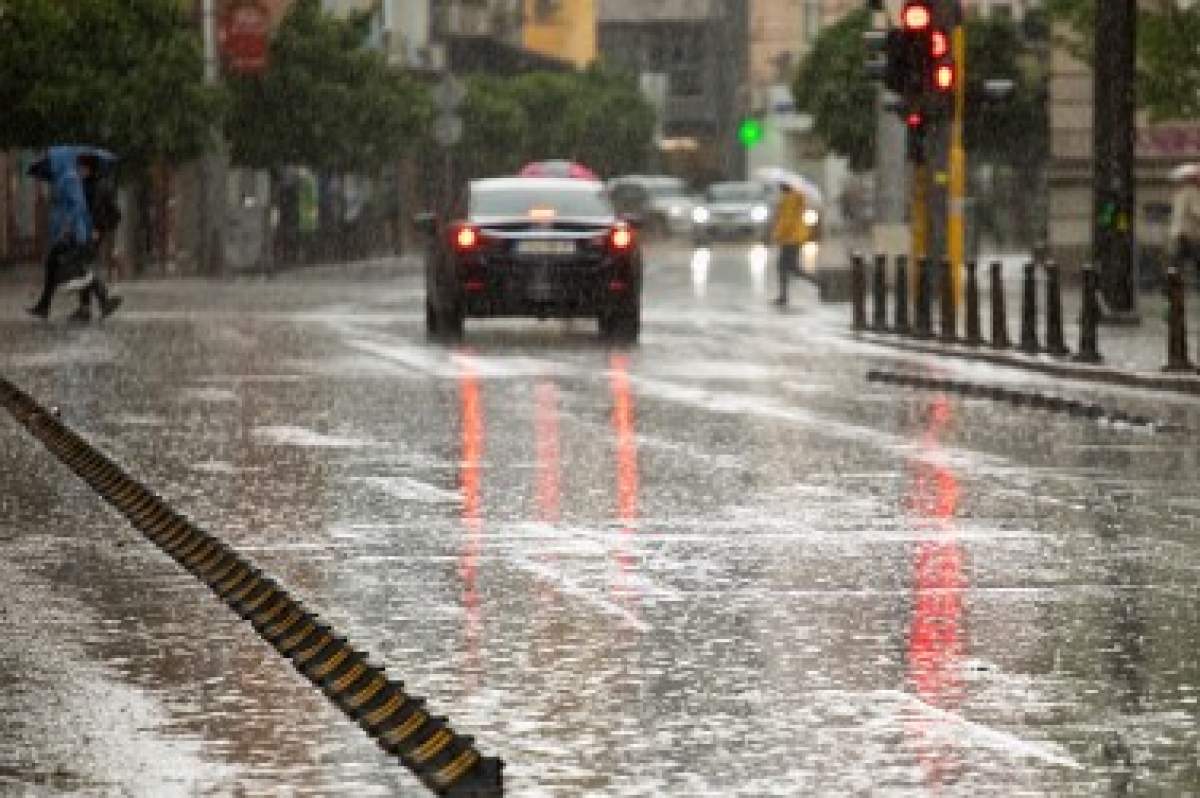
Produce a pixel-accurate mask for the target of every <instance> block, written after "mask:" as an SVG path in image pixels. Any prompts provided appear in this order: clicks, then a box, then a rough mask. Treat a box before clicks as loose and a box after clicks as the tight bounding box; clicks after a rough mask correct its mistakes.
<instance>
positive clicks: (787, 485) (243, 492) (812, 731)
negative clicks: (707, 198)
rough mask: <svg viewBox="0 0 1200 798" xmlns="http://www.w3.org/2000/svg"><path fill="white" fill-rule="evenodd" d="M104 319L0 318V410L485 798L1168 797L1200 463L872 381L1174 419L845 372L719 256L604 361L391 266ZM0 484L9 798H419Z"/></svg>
mask: <svg viewBox="0 0 1200 798" xmlns="http://www.w3.org/2000/svg"><path fill="white" fill-rule="evenodd" d="M31 291H32V287H30V292H31ZM123 291H124V294H125V295H126V306H125V307H124V308H123V309H122V310H121V311H120V313H119V315H117V316H116V317H114V318H113V319H112V320H110V321H109V322H108V323H106V324H104V325H102V326H100V325H97V326H92V327H77V326H70V325H69V324H68V323H67V322H66V321H65V320H62V319H61V316H62V314H65V313H66V312H67V311H68V310H69V308H66V307H62V306H60V307H59V308H58V313H59V314H60V320H59V321H57V322H53V323H51V324H49V325H39V324H36V323H33V322H31V321H29V320H27V319H26V318H22V317H21V314H20V301H21V300H22V299H24V297H23V296H19V295H11V294H10V296H8V297H6V298H4V299H3V300H0V334H3V336H4V340H5V343H4V346H3V354H0V370H2V371H0V373H2V374H3V375H4V376H5V377H7V378H9V379H11V380H13V381H15V382H17V383H18V384H19V385H21V386H22V387H23V388H25V389H26V390H28V391H30V392H31V393H33V394H34V395H35V396H37V397H38V398H39V399H41V400H43V401H44V402H45V403H47V404H52V405H57V406H58V407H59V408H60V409H61V412H62V417H63V418H64V420H66V421H68V422H69V423H71V424H73V425H74V426H75V427H76V428H77V429H79V430H80V431H81V432H82V433H83V434H84V435H85V436H87V437H89V438H91V439H92V440H93V441H94V442H96V443H97V444H98V445H99V446H100V447H101V448H103V449H104V450H105V451H106V452H107V453H108V454H109V455H110V456H112V457H113V458H114V459H115V460H117V461H118V462H119V463H121V464H122V465H124V467H125V468H126V469H127V470H128V471H130V472H131V473H132V474H134V475H135V476H137V477H139V478H140V479H142V480H143V481H144V482H146V483H147V484H149V485H150V486H151V487H153V488H154V489H156V490H158V491H159V492H160V493H162V494H163V495H164V496H165V497H166V498H168V499H169V500H170V501H171V502H173V503H174V505H175V506H176V507H177V509H179V510H180V511H181V512H183V513H185V514H187V515H189V516H190V517H191V518H193V519H194V520H195V521H197V522H198V523H200V524H201V525H203V526H205V527H207V528H208V529H209V530H210V531H212V532H214V533H217V534H218V535H221V536H223V537H224V538H225V539H226V540H227V541H228V542H230V543H231V544H233V545H235V546H237V547H238V548H239V549H240V550H241V551H242V552H244V553H245V554H247V555H248V556H249V557H251V558H252V559H254V560H255V561H256V562H257V563H258V564H259V565H260V566H261V567H263V568H264V569H266V570H267V571H268V572H269V573H272V574H274V575H275V576H276V577H277V578H279V580H280V581H281V582H282V583H283V584H284V585H285V586H287V587H288V588H289V589H291V590H292V591H293V593H294V595H296V596H297V597H298V598H300V599H302V600H304V601H305V602H306V603H307V604H308V605H309V606H311V607H312V608H314V609H315V610H317V611H319V612H320V613H321V614H322V616H323V617H324V618H325V619H326V620H327V621H328V622H331V623H332V624H333V625H334V626H335V627H336V628H338V629H339V631H341V632H342V633H343V634H345V635H347V636H348V637H349V638H350V639H351V640H352V641H353V642H354V643H356V644H357V645H358V646H360V647H361V648H363V649H365V650H366V651H368V652H370V653H371V654H372V656H373V658H374V660H375V661H376V662H378V663H380V664H382V665H385V666H386V667H387V668H388V671H389V674H390V675H392V676H393V677H397V678H402V679H404V680H405V681H406V683H407V685H408V687H409V689H410V690H411V691H412V692H413V693H415V694H417V695H424V696H426V697H427V698H428V699H429V700H430V703H431V705H432V707H433V708H434V709H435V710H438V711H440V712H442V713H444V714H447V715H449V716H450V718H451V720H452V722H453V724H454V726H455V728H456V729H458V730H460V731H462V732H464V733H468V734H473V735H474V736H475V737H476V739H477V744H478V745H479V747H480V749H481V750H482V751H483V752H484V753H485V754H488V755H498V756H501V757H503V758H504V759H505V760H506V761H507V763H508V767H507V770H506V783H507V785H508V788H509V789H508V794H510V795H514V796H516V795H520V796H573V795H587V796H600V795H603V796H658V795H672V796H675V795H678V796H732V795H737V796H800V795H813V794H821V795H867V794H872V795H900V796H904V795H914V796H917V795H939V796H940V795H963V796H967V795H1005V796H1011V795H1087V796H1092V795H1179V794H1187V793H1189V791H1191V792H1196V791H1200V765H1198V761H1200V726H1198V720H1200V718H1198V715H1200V660H1198V654H1197V651H1198V650H1200V645H1198V644H1200V602H1198V601H1197V598H1198V595H1197V594H1198V592H1200V590H1198V587H1197V573H1198V571H1200V494H1198V491H1197V488H1198V487H1200V477H1198V476H1197V468H1198V466H1200V455H1198V453H1197V450H1198V448H1200V447H1198V446H1197V435H1198V433H1196V432H1180V433H1171V434H1150V433H1147V432H1145V431H1138V430H1133V429H1127V428H1120V427H1114V426H1112V425H1102V424H1097V423H1095V422H1088V421H1082V420H1078V419H1073V418H1069V417H1067V416H1063V415H1051V414H1047V413H1043V412H1040V411H1036V410H1013V409H1011V408H1008V407H1006V406H999V405H995V404H993V403H990V402H987V401H984V400H977V399H970V400H967V399H962V398H961V397H956V396H946V395H941V394H937V393H929V392H923V393H922V392H916V391H911V390H907V389H903V388H898V387H894V386H885V385H876V384H871V383H868V382H866V380H865V379H864V375H865V374H866V372H867V370H868V369H870V368H887V369H894V370H911V371H914V372H917V373H930V372H936V371H938V370H942V369H949V370H952V371H949V372H947V373H953V374H958V375H965V376H967V377H970V378H973V379H978V380H981V381H987V382H994V383H1003V384H1005V385H1008V386H1009V387H1013V386H1024V387H1028V388H1030V389H1031V390H1037V391H1042V392H1047V393H1056V394H1059V395H1064V396H1069V397H1075V398H1088V399H1091V400H1095V399H1099V400H1100V401H1102V402H1103V403H1105V404H1106V405H1111V406H1113V407H1116V408H1120V409H1123V410H1127V411H1130V412H1137V413H1147V414H1150V415H1153V416H1155V417H1157V418H1163V419H1165V420H1170V421H1172V422H1174V423H1177V424H1181V425H1184V426H1187V427H1190V429H1192V430H1200V407H1198V406H1197V404H1196V403H1195V402H1194V400H1193V401H1189V400H1187V399H1184V398H1179V397H1165V396H1159V395H1155V394H1151V393H1139V392H1132V391H1127V390H1119V389H1097V388H1095V387H1091V386H1085V385H1079V384H1063V383H1056V382H1054V381H1051V380H1047V379H1043V378H1038V377H1033V376H1031V375H1026V374H1021V373H1017V372H1011V371H1002V370H997V369H993V368H990V367H986V366H977V365H969V364H966V363H951V362H947V363H936V362H926V363H921V362H920V361H918V360H914V359H912V357H911V356H905V355H900V354H898V353H893V352H889V351H886V350H883V349H879V348H875V347H872V346H869V345H866V344H863V343H859V342H856V341H855V340H854V339H853V338H852V337H850V336H849V334H848V333H847V328H848V309H847V308H846V307H845V306H821V305H818V304H817V302H816V299H815V292H814V291H813V290H812V288H811V287H809V286H808V285H807V284H802V285H800V286H798V287H797V288H796V290H795V292H794V303H793V309H792V310H791V311H790V312H787V313H779V312H776V311H775V310H774V309H773V308H771V307H770V306H769V305H768V301H767V300H768V299H769V298H770V296H771V292H772V291H773V285H772V278H771V269H770V265H769V264H768V262H767V253H765V252H763V251H751V250H747V249H745V248H737V247H730V248H725V249H719V250H713V251H712V252H709V253H707V254H704V253H701V254H698V255H697V254H694V253H692V252H690V251H689V250H684V249H681V248H678V249H676V248H667V247H657V248H655V249H654V250H653V251H652V252H651V255H650V266H649V273H648V284H647V295H646V302H645V304H646V311H645V320H644V333H643V341H642V344H641V346H639V347H637V348H634V349H630V350H610V349H609V348H606V347H605V346H602V345H601V344H599V343H598V342H597V340H596V336H595V329H594V324H588V323H575V324H571V325H565V324H560V323H538V322H536V321H528V322H527V321H504V322H488V323H471V322H468V331H467V338H466V340H465V342H464V343H463V344H462V345H461V346H457V347H452V348H447V347H443V346H437V345H432V344H430V343H427V342H426V341H425V338H424V333H423V315H422V305H421V297H422V294H421V285H420V280H419V278H418V275H417V273H416V271H415V269H414V267H413V265H412V264H411V263H409V264H376V265H374V266H369V267H363V266H357V267H351V268H349V269H345V270H334V269H323V270H314V271H307V272H294V273H290V274H286V275H283V276H280V277H277V278H275V279H273V280H265V279H256V278H255V279H245V280H239V281H230V282H220V283H206V282H199V281H162V282H143V283H131V284H127V285H126V286H124V288H123ZM19 293H20V292H19V291H18V294H19ZM60 301H61V302H62V304H63V305H67V304H69V303H67V302H66V301H64V300H60ZM0 445H2V446H3V451H4V472H3V477H2V480H3V490H2V491H0V507H2V512H0V546H3V551H4V553H5V556H4V557H3V558H0V591H3V599H2V602H0V628H3V629H4V635H3V637H0V688H2V689H0V717H2V718H3V727H2V728H0V795H5V796H8V795H14V796H24V795H36V796H41V795H100V796H109V795H113V796H124V795H132V796H210V795H211V796H225V795H230V796H324V795H330V796H333V795H352V796H374V795H396V794H402V795H421V794H424V793H423V790H422V788H420V787H419V786H418V785H417V783H416V782H415V780H414V779H412V778H411V777H410V776H409V775H408V774H407V773H406V772H404V771H403V769H402V768H401V767H400V766H399V765H398V763H396V762H395V760H392V759H389V758H388V757H386V756H385V755H384V754H382V753H381V752H380V751H379V750H378V749H377V748H376V747H375V746H374V744H373V743H372V742H371V741H370V740H369V738H367V737H366V735H364V734H363V733H362V732H361V731H360V730H359V729H358V728H357V727H355V726H353V725H352V724H351V723H349V722H348V721H346V720H344V719H343V717H342V715H341V714H340V712H338V711H337V710H336V709H334V708H333V707H332V706H331V705H329V704H327V703H326V701H325V699H324V698H323V697H322V696H320V695H319V694H317V693H315V692H314V691H312V690H311V688H309V687H308V686H307V683H306V682H305V681H303V680H302V679H301V678H300V677H299V676H297V675H296V674H295V673H294V672H293V671H292V670H291V668H290V666H288V665H286V664H285V663H283V662H282V661H280V660H279V659H278V658H277V657H276V655H275V654H274V652H273V651H272V650H271V649H269V648H268V647H267V646H266V645H265V644H263V643H262V642H260V641H259V639H258V638H257V637H256V636H254V634H253V633H252V631H251V630H250V628H249V627H248V625H245V624H241V623H238V622H237V620H236V618H234V617H233V616H231V615H230V613H229V612H228V611H227V610H226V609H225V608H224V607H223V606H221V605H220V604H218V603H217V602H216V600H214V599H213V598H212V596H211V595H210V594H209V593H208V591H207V590H206V589H204V588H202V587H200V586H199V585H198V584H196V583H194V582H193V581H191V577H189V576H188V575H186V574H185V573H184V572H183V571H181V570H179V569H178V568H177V567H176V566H175V565H174V564H173V563H171V562H170V561H169V560H168V559H167V558H166V557H165V556H164V555H162V554H160V553H159V552H158V551H157V550H155V549H153V548H152V547H151V546H150V545H149V544H148V543H146V542H145V541H144V539H142V538H141V537H140V536H139V535H138V534H137V533H135V532H134V531H133V530H131V529H130V528H129V527H128V526H127V525H124V524H123V522H122V521H121V520H120V519H119V518H118V517H117V516H116V515H115V514H114V513H112V512H111V511H109V510H108V509H106V507H105V506H104V505H102V503H101V502H100V500H99V499H97V498H96V497H94V496H93V495H92V494H91V493H90V492H89V491H88V490H87V489H86V488H85V487H84V486H83V485H82V483H80V482H79V481H77V480H76V479H75V478H74V477H73V476H71V475H70V474H69V472H67V471H66V470H65V469H64V468H63V467H61V466H60V465H58V464H57V462H56V461H53V460H52V459H51V458H50V456H49V455H48V454H47V453H46V452H45V451H44V450H42V449H41V448H40V446H39V445H38V444H36V443H35V442H34V441H33V440H32V439H31V438H28V437H27V436H26V435H25V433H24V432H23V431H21V430H20V429H19V428H18V427H17V426H16V424H15V423H13V422H12V421H11V420H10V419H8V418H7V417H0Z"/></svg>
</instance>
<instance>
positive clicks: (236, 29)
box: [217, 0, 271, 74]
mask: <svg viewBox="0 0 1200 798" xmlns="http://www.w3.org/2000/svg"><path fill="white" fill-rule="evenodd" d="M270 35H271V17H270V15H269V14H268V13H267V10H266V8H264V7H263V6H262V4H261V3H259V2H258V1H257V0H236V2H232V3H229V4H228V5H226V6H225V8H224V13H223V14H222V15H221V18H220V22H219V29H218V32H217V38H218V42H219V44H220V47H221V54H222V55H223V56H224V57H225V63H226V64H227V66H228V68H229V69H230V70H231V71H233V72H238V73H241V74H259V73H261V72H263V70H265V69H266V68H267V50H268V43H269V41H270Z"/></svg>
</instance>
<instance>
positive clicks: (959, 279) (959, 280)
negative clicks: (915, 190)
mask: <svg viewBox="0 0 1200 798" xmlns="http://www.w3.org/2000/svg"><path fill="white" fill-rule="evenodd" d="M950 5H951V6H952V8H950V9H948V10H947V11H948V16H950V18H951V19H953V23H954V24H953V34H952V35H951V40H950V41H951V51H952V52H953V54H954V69H955V72H956V73H957V74H956V75H955V79H954V112H953V114H954V115H953V116H952V117H951V121H950V163H949V165H948V166H949V169H948V171H949V175H948V177H949V187H948V188H949V197H948V200H947V206H948V218H947V227H948V229H947V231H946V252H947V257H948V258H949V260H950V265H951V271H950V275H951V281H952V282H953V291H954V293H953V296H954V301H955V303H957V302H958V301H959V297H961V296H962V287H963V285H962V284H963V270H964V269H965V268H966V244H967V230H966V215H965V212H966V204H967V148H966V144H965V142H964V130H965V127H966V113H967V29H966V26H965V25H963V15H962V6H961V5H960V3H959V2H958V0H954V2H952V3H950Z"/></svg>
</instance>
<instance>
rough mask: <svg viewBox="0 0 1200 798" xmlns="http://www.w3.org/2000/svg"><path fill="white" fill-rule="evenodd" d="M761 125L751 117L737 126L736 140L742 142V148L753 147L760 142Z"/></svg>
mask: <svg viewBox="0 0 1200 798" xmlns="http://www.w3.org/2000/svg"><path fill="white" fill-rule="evenodd" d="M762 138H763V124H762V121H761V120H759V119H754V118H753V117H750V118H747V119H743V120H742V123H741V124H740V125H738V140H739V141H741V142H742V146H744V147H753V146H755V145H757V144H758V143H759V142H761V141H762Z"/></svg>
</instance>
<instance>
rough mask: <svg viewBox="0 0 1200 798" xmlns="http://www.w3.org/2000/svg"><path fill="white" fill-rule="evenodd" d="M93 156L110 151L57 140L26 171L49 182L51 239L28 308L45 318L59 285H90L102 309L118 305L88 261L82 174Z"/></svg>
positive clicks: (91, 235)
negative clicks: (35, 295)
mask: <svg viewBox="0 0 1200 798" xmlns="http://www.w3.org/2000/svg"><path fill="white" fill-rule="evenodd" d="M81 156H96V158H100V157H104V156H107V157H108V158H112V156H111V154H110V153H107V152H105V151H103V150H97V149H95V148H85V147H74V146H55V147H51V148H50V149H49V150H48V151H47V153H46V156H45V157H44V158H41V159H40V160H38V161H36V162H35V163H34V164H33V166H31V167H30V169H29V173H30V174H31V175H32V176H34V177H37V178H40V179H42V180H45V181H47V182H48V183H49V184H50V240H49V247H48V251H47V255H46V275H45V281H44V283H43V286H42V294H41V296H40V297H39V298H38V301H37V302H36V303H35V304H34V306H33V307H31V308H29V313H30V314H31V315H33V316H37V317H38V318H41V319H45V318H49V316H50V303H51V301H52V300H53V298H54V292H55V291H56V290H57V289H58V288H59V287H60V286H63V285H66V286H68V287H69V288H91V289H93V290H94V291H95V293H96V295H97V296H98V297H99V298H100V307H101V312H102V313H103V315H105V316H107V315H109V314H110V313H112V312H113V311H114V310H116V308H117V305H119V304H120V300H119V299H115V298H111V297H109V296H108V291H107V289H106V288H105V287H104V284H103V282H97V279H96V277H95V275H94V274H92V273H91V272H90V266H91V263H92V261H93V260H94V258H95V254H96V243H97V242H96V232H95V229H94V228H93V225H92V217H91V213H90V212H89V210H88V206H87V196H86V194H85V193H84V180H85V179H86V178H89V177H91V175H92V172H93V169H95V168H96V166H97V160H96V159H95V158H92V157H82V158H81Z"/></svg>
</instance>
